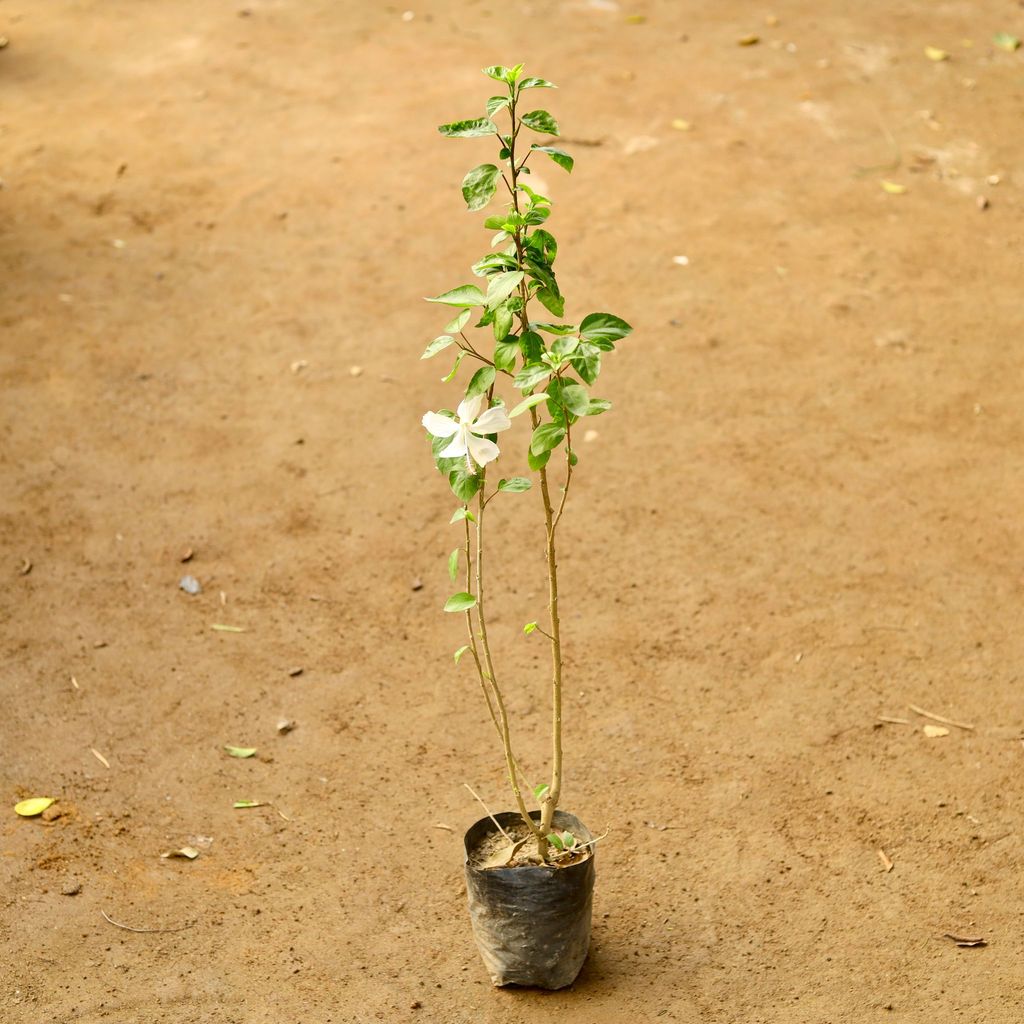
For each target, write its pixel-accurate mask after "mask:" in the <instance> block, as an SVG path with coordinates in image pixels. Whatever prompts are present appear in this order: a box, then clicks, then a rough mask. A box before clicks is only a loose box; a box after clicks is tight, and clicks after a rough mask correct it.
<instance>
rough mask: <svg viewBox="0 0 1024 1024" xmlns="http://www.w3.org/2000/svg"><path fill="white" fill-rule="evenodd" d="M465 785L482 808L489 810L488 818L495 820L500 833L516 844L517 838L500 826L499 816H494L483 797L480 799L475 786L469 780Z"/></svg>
mask: <svg viewBox="0 0 1024 1024" xmlns="http://www.w3.org/2000/svg"><path fill="white" fill-rule="evenodd" d="M463 785H464V786H465V787H466V789H468V790H469V791H470V793H472V794H473V796H474V797H476V800H477V803H479V804H480V806H481V807H482V808H483V809H484V810H485V811H486V812H487V817H488V818H490V819H491V821H493V822H494V826H495V828H497V830H498V831H499V832H500V833H501V834H502V835H503V836H504V837H505V838H506V839H507V840H508V841H509V842H510V843H512V845H513V846H515V840H514V839H513V838H512V837H511V836H510V835H509V834H508V833H507V832H506V831H505V830H504V829H503V828H502V827H501V826H500V825H499V824H498V819H497V818H496V817H495V816H494V815H493V814H491V809H490V808H489V807H488V806H487V804H485V803H484V802H483V800H481V799H480V797H478V796H477V795H476V793H475V792H474V790H473V787H472V786H471V785H470V784H469V783H468V782H464V783H463Z"/></svg>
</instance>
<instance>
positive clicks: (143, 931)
mask: <svg viewBox="0 0 1024 1024" xmlns="http://www.w3.org/2000/svg"><path fill="white" fill-rule="evenodd" d="M100 913H101V914H102V915H103V919H104V920H105V921H107V922H108V923H109V924H112V925H113V926H114V927H115V928H123V929H124V930H125V931H126V932H138V933H139V934H143V935H150V934H156V933H157V932H183V931H186V930H187V929H189V928H191V927H192V925H193V924H195V922H194V921H190V922H189V923H188V924H183V925H182V926H181V927H180V928H133V927H132V926H131V925H130V924H121V923H120V922H119V921H115V920H114V919H113V918H112V917H111V916H110V915H109V914H108V913H107V912H106V911H105V910H101V911H100Z"/></svg>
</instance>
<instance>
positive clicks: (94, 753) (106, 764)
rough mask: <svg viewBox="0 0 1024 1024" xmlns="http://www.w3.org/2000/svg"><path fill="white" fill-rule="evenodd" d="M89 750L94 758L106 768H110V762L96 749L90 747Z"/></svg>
mask: <svg viewBox="0 0 1024 1024" xmlns="http://www.w3.org/2000/svg"><path fill="white" fill-rule="evenodd" d="M89 749H90V750H91V751H92V756H93V757H95V758H96V760H97V761H99V763H100V764H101V765H103V767H104V768H109V767H110V762H109V761H108V760H107V759H106V758H105V757H104V756H103V755H102V754H101V753H100V752H99V751H98V750H97V749H96V748H95V747H90V748H89Z"/></svg>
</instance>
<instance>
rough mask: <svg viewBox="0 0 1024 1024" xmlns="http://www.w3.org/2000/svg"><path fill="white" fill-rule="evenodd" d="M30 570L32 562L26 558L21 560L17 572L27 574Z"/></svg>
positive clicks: (22, 574)
mask: <svg viewBox="0 0 1024 1024" xmlns="http://www.w3.org/2000/svg"><path fill="white" fill-rule="evenodd" d="M31 571H32V562H31V561H30V560H29V559H28V558H23V559H22V560H21V568H20V569H18V573H19V575H21V576H27V575H28V574H29V573H30V572H31Z"/></svg>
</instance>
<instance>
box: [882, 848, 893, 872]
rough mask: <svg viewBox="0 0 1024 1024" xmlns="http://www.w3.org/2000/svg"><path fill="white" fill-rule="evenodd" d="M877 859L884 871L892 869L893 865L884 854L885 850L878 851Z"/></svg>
mask: <svg viewBox="0 0 1024 1024" xmlns="http://www.w3.org/2000/svg"><path fill="white" fill-rule="evenodd" d="M878 859H879V860H880V861H881V862H882V867H883V868H884V869H885V870H886V872H889V871H892V869H893V867H894V865H893V862H892V861H891V860H889V858H888V857H887V856H886V853H885V850H879V851H878Z"/></svg>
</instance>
